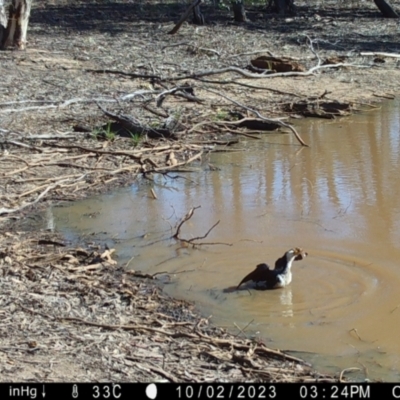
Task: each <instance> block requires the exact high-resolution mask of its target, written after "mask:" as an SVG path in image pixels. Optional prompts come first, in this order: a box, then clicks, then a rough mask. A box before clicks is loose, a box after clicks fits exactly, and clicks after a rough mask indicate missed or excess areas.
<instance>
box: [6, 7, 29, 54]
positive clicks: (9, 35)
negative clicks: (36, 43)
mask: <svg viewBox="0 0 400 400" xmlns="http://www.w3.org/2000/svg"><path fill="white" fill-rule="evenodd" d="M31 6H32V0H12V3H11V5H10V7H9V12H8V20H7V27H6V28H5V29H4V28H3V29H1V32H0V49H4V48H6V47H8V46H12V45H14V46H16V47H17V48H18V49H20V50H23V49H25V46H26V34H27V32H28V23H29V16H30V13H31ZM2 10H3V12H4V0H0V25H2V14H1V13H2Z"/></svg>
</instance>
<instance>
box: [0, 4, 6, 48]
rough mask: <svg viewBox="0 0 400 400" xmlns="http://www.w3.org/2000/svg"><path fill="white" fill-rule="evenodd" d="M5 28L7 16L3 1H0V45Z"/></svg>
mask: <svg viewBox="0 0 400 400" xmlns="http://www.w3.org/2000/svg"><path fill="white" fill-rule="evenodd" d="M6 28H7V15H6V8H5V6H4V0H0V45H1V43H3V37H4V35H5V32H6Z"/></svg>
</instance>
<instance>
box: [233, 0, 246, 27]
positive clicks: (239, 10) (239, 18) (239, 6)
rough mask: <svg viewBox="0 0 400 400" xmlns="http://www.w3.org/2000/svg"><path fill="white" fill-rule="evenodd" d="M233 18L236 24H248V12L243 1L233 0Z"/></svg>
mask: <svg viewBox="0 0 400 400" xmlns="http://www.w3.org/2000/svg"><path fill="white" fill-rule="evenodd" d="M231 4H232V10H233V18H234V20H235V21H236V22H246V21H247V18H246V10H245V8H244V4H243V0H232V1H231Z"/></svg>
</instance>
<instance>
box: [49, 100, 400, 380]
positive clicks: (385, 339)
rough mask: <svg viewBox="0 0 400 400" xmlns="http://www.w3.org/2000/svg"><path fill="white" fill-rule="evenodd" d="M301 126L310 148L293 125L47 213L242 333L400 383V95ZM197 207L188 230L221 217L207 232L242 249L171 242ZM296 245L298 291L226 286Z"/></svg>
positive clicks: (324, 364) (360, 375) (327, 366)
mask: <svg viewBox="0 0 400 400" xmlns="http://www.w3.org/2000/svg"><path fill="white" fill-rule="evenodd" d="M298 127H299V131H300V132H301V135H302V137H303V138H304V140H305V141H306V142H307V143H309V144H310V146H311V147H310V148H301V147H299V146H298V145H297V144H296V143H295V142H294V140H293V137H292V136H291V135H289V134H284V135H282V134H272V135H266V136H264V138H263V140H260V141H256V140H249V141H244V142H242V143H241V144H240V145H239V146H237V148H238V150H239V149H241V151H237V152H233V153H218V154H212V155H211V156H210V159H209V161H210V162H211V163H212V164H213V166H215V167H218V168H219V170H213V171H212V170H208V169H207V163H205V164H204V170H203V171H202V172H200V173H198V172H196V173H184V174H183V173H181V174H177V173H171V174H169V177H166V176H154V182H152V181H149V180H142V181H140V182H138V183H136V184H134V185H133V186H132V187H130V188H128V189H124V190H120V191H117V192H114V193H110V194H105V195H104V196H101V197H97V198H92V199H88V200H85V201H82V202H77V203H74V204H73V205H71V206H67V207H58V208H54V209H51V210H48V212H47V217H48V221H49V223H50V224H52V226H50V227H51V228H56V229H58V230H61V231H63V232H64V233H65V234H66V235H67V236H69V237H71V238H76V237H78V236H79V235H83V234H85V235H92V234H95V236H94V237H97V238H101V239H103V240H104V241H105V242H107V243H108V244H109V245H110V246H115V247H116V249H117V251H118V256H119V258H120V260H122V261H123V262H128V260H129V266H128V268H133V269H135V270H141V271H143V272H147V273H151V274H153V273H156V272H162V271H167V272H168V273H169V274H170V275H169V278H170V280H169V281H168V282H167V283H168V284H166V285H165V290H166V291H167V292H168V293H169V294H171V295H173V296H176V297H180V298H185V299H188V300H192V301H194V302H195V303H196V305H197V307H198V308H199V309H200V310H201V311H202V312H203V313H204V314H205V315H206V316H208V315H212V321H213V322H214V323H216V324H219V325H221V326H225V327H226V328H228V329H229V330H230V331H232V332H233V333H237V334H238V335H248V336H253V337H259V338H261V339H263V340H264V341H265V342H266V343H267V344H268V345H269V346H271V347H274V348H280V349H282V350H291V351H295V352H296V354H297V355H300V356H301V357H303V358H305V359H306V360H309V361H311V362H312V363H313V364H314V366H315V367H316V368H319V369H321V370H323V371H326V372H338V371H340V370H341V369H344V368H352V367H354V368H359V371H357V370H353V371H352V372H349V373H348V374H347V376H349V377H352V378H355V379H360V380H362V379H365V378H369V379H382V380H385V381H398V380H399V379H400V374H399V368H400V290H399V285H400V101H393V102H390V103H388V104H386V105H384V106H383V107H382V109H381V110H378V111H369V112H364V113H362V114H360V115H355V116H352V117H350V118H345V119H341V120H338V121H333V122H327V121H324V120H308V121H302V122H300V123H299V124H298ZM151 189H153V190H154V192H155V193H156V195H157V199H153V198H152V196H151V194H150V190H151ZM193 206H201V208H199V209H197V210H196V211H195V214H194V216H193V218H191V219H190V220H189V221H188V222H187V223H186V224H184V226H183V228H182V236H184V237H185V238H191V237H196V236H202V235H204V234H205V233H206V232H207V230H208V229H209V228H210V227H211V226H212V225H213V224H214V223H215V222H217V221H218V220H220V223H219V225H218V226H217V227H216V228H215V229H214V230H213V231H212V232H211V233H210V235H209V236H208V237H207V238H206V239H204V241H207V242H225V243H232V244H233V245H232V246H224V245H213V246H203V247H200V248H197V249H191V248H182V247H181V246H179V245H178V244H177V243H176V242H175V241H173V240H170V239H168V238H169V237H170V236H171V234H172V232H173V231H174V229H175V228H174V227H175V226H176V223H177V221H178V220H179V219H180V218H181V217H182V216H183V215H184V214H185V213H186V212H187V211H188V210H189V209H190V208H191V207H193ZM171 227H172V230H171ZM295 246H298V247H302V248H304V249H305V250H306V251H308V253H309V257H308V258H306V259H305V260H303V261H300V262H296V263H295V264H294V266H293V281H292V283H291V285H290V286H289V287H287V288H284V289H278V290H274V291H263V292H258V291H248V290H242V291H235V292H231V293H226V292H224V289H226V288H229V287H231V286H233V285H237V284H238V283H239V281H240V280H241V279H242V278H243V276H244V275H246V274H247V273H248V272H250V271H251V270H252V269H253V268H254V267H255V265H256V264H258V263H260V262H267V263H268V264H273V262H274V261H275V260H276V259H277V258H278V257H279V256H281V255H282V254H283V253H284V252H285V251H286V250H288V249H289V248H291V247H295ZM164 277H165V276H164ZM160 278H162V276H161V275H160ZM162 280H163V279H162ZM164 281H167V279H164Z"/></svg>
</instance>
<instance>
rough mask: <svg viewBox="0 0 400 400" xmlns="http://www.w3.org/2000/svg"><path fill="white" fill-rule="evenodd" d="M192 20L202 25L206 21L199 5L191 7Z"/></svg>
mask: <svg viewBox="0 0 400 400" xmlns="http://www.w3.org/2000/svg"><path fill="white" fill-rule="evenodd" d="M193 22H194V23H195V24H196V25H204V24H205V23H206V22H205V20H204V16H203V14H202V13H201V11H200V6H199V5H198V6H196V7H194V8H193Z"/></svg>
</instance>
